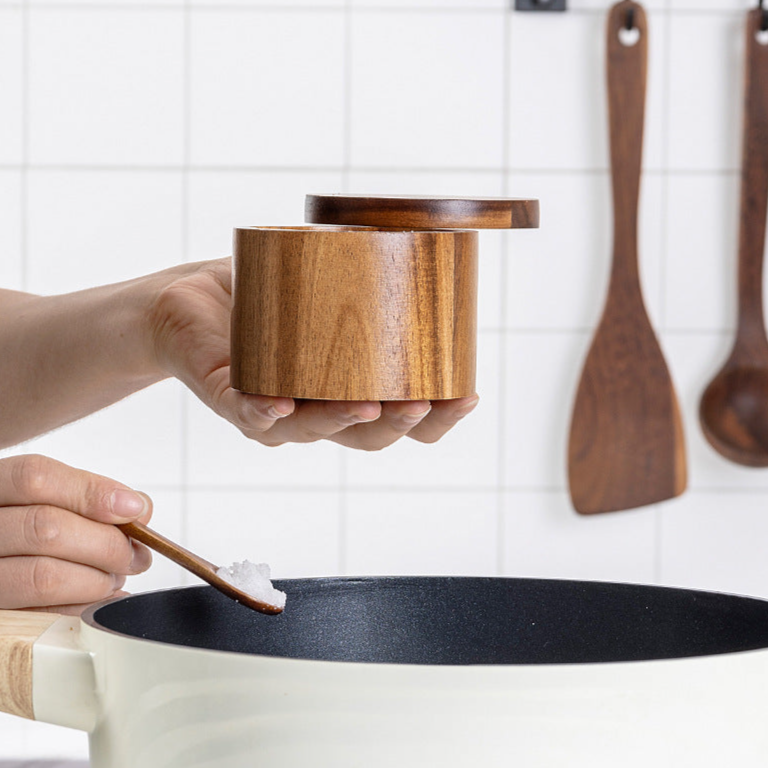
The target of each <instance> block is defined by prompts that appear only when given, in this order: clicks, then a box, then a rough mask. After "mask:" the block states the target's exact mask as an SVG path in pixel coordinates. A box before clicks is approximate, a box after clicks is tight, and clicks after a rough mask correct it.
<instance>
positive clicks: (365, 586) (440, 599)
mask: <svg viewBox="0 0 768 768" xmlns="http://www.w3.org/2000/svg"><path fill="white" fill-rule="evenodd" d="M275 584H276V586H277V587H278V588H280V589H283V590H284V591H286V592H287V593H288V604H287V606H286V609H285V611H284V612H283V613H282V614H280V615H279V616H265V615H262V614H259V613H256V612H254V611H251V610H250V609H248V608H244V607H243V606H242V605H240V604H238V603H235V602H233V601H232V600H230V599H229V598H227V597H224V596H223V595H221V594H219V593H218V592H217V591H215V590H214V589H213V588H212V587H185V588H180V589H172V590H167V591H163V592H149V593H146V594H142V595H134V596H131V597H127V598H123V599H121V600H118V601H115V602H112V603H109V604H107V605H104V606H102V607H100V608H96V609H95V610H92V611H90V612H89V613H87V614H86V615H85V617H84V618H85V619H86V620H87V621H90V622H92V623H95V624H96V625H98V626H102V627H104V628H105V629H108V630H112V631H115V632H119V633H122V634H126V635H130V636H133V637H138V638H146V639H147V640H155V641H159V642H162V643H173V644H175V645H183V646H192V647H196V648H207V649H211V650H219V651H235V652H238V653H251V654H261V655H266V656H282V657H291V658H302V659H322V660H329V661H358V662H379V663H401V664H561V663H588V662H612V661H630V660H642V659H662V658H679V657H683V656H702V655H709V654H719V653H730V652H735V651H745V650H752V649H756V648H763V647H768V602H766V601H763V600H757V599H753V598H746V597H736V596H732V595H723V594H714V593H709V592H697V591H691V590H683V589H670V588H664V587H651V586H638V585H631V584H612V583H606V582H578V581H551V580H540V579H504V578H458V577H383V578H376V577H371V578H327V579H296V580H286V581H282V582H275Z"/></svg>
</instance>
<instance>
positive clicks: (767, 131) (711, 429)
mask: <svg viewBox="0 0 768 768" xmlns="http://www.w3.org/2000/svg"><path fill="white" fill-rule="evenodd" d="M765 21H766V17H765V15H764V11H763V10H762V9H760V8H756V9H754V10H752V11H749V12H748V14H747V25H746V67H745V84H744V125H743V131H744V135H743V141H742V167H741V213H740V224H739V267H738V301H739V310H738V325H737V330H736V339H735V341H734V343H733V348H732V349H731V353H730V355H729V357H728V359H727V360H726V362H725V364H724V365H723V367H722V368H721V369H720V371H719V372H718V373H717V375H716V376H715V377H714V379H712V381H711V382H710V384H709V386H708V387H707V388H706V390H705V391H704V394H703V396H702V398H701V403H700V406H699V420H700V422H701V427H702V430H703V432H704V436H705V437H706V438H707V440H708V441H709V443H710V444H711V445H712V447H713V448H714V449H715V450H716V451H718V452H719V453H721V454H722V455H723V456H725V457H726V458H727V459H730V460H731V461H734V462H736V463H738V464H744V465H746V466H750V467H768V340H766V335H765V322H764V318H763V251H764V249H765V228H766V212H767V211H768V44H765V43H764V42H761V41H759V40H758V36H759V35H761V31H762V32H763V34H765V31H764V30H762V28H763V27H764V26H766V24H765Z"/></svg>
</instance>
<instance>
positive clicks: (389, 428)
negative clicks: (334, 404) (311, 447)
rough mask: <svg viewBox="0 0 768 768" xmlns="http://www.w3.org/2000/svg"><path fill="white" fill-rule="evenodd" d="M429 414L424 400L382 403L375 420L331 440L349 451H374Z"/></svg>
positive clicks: (384, 446) (352, 428)
mask: <svg viewBox="0 0 768 768" xmlns="http://www.w3.org/2000/svg"><path fill="white" fill-rule="evenodd" d="M429 412H430V403H429V401H427V400H411V401H404V402H387V403H383V404H382V409H381V416H380V418H379V419H377V420H376V421H373V422H369V423H367V424H358V425H356V426H353V427H350V428H349V429H347V430H345V431H343V432H339V433H338V434H337V435H335V436H334V437H333V438H332V440H333V441H334V442H337V443H339V444H340V445H346V446H347V447H349V448H358V449H361V450H365V451H377V450H380V449H382V448H386V447H387V446H388V445H392V443H394V442H396V441H397V440H399V439H400V438H401V437H403V435H406V434H408V433H409V431H410V430H412V429H413V428H414V427H415V426H416V425H417V424H419V423H420V422H421V421H422V420H423V419H424V418H425V417H426V416H427V414H428V413H429Z"/></svg>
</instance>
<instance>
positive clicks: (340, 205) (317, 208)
mask: <svg viewBox="0 0 768 768" xmlns="http://www.w3.org/2000/svg"><path fill="white" fill-rule="evenodd" d="M304 220H305V221H306V222H308V223H315V224H350V225H361V226H371V227H395V228H398V229H410V228H414V229H442V228H447V229H526V228H531V227H538V226H539V201H538V200H526V199H522V198H503V197H466V198H462V197H439V198H438V197H418V196H409V197H404V196H398V195H376V196H373V195H307V197H306V202H305V206H304Z"/></svg>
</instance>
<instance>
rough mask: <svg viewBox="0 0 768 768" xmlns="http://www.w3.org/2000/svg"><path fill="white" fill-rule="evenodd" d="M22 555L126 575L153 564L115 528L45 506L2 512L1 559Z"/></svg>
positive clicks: (145, 551) (146, 553) (144, 550)
mask: <svg viewBox="0 0 768 768" xmlns="http://www.w3.org/2000/svg"><path fill="white" fill-rule="evenodd" d="M19 555H40V556H48V557H56V558H59V559H60V560H69V561H71V562H73V563H81V564H82V565H90V566H91V567H93V568H98V569H99V570H102V571H106V572H107V573H119V574H125V575H132V574H136V573H142V572H144V571H146V570H147V568H149V566H150V565H151V564H152V555H151V553H150V551H149V550H148V549H147V548H146V547H145V546H144V545H142V544H140V543H139V542H133V541H131V540H130V539H129V538H128V537H127V536H126V535H125V534H123V533H122V532H121V531H119V530H118V529H117V528H116V527H115V526H114V525H105V524H104V523H97V522H94V521H93V520H89V519H87V518H85V517H80V516H79V515H76V514H73V513H72V512H68V511H66V510H63V509H60V508H59V507H52V506H47V505H44V504H32V505H28V506H25V507H6V508H4V509H0V557H13V556H19Z"/></svg>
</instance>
